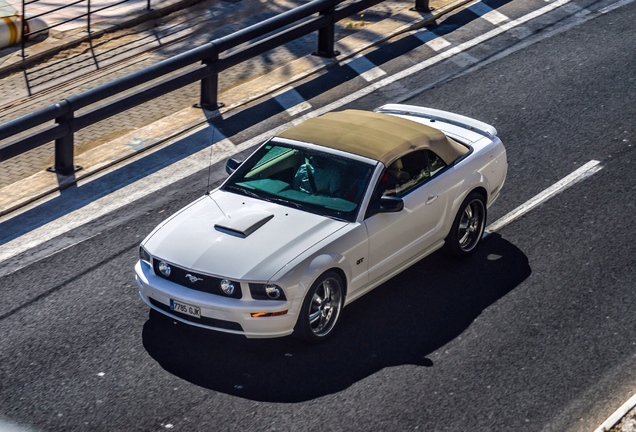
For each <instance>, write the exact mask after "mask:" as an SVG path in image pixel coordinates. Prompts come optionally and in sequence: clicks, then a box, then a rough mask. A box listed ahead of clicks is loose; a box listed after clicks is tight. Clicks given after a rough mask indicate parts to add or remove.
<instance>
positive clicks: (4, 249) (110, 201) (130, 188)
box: [0, 0, 571, 263]
mask: <svg viewBox="0 0 636 432" xmlns="http://www.w3.org/2000/svg"><path fill="white" fill-rule="evenodd" d="M570 1H571V0H556V1H554V2H552V3H550V4H548V5H546V6H544V7H542V8H540V9H537V10H536V11H533V12H531V13H529V14H528V15H525V16H523V17H521V18H519V19H516V20H513V21H508V22H506V23H505V24H503V25H502V26H501V27H498V28H496V29H493V30H491V31H489V32H487V33H484V34H482V35H480V36H478V37H476V38H475V39H472V40H470V41H467V42H464V43H462V44H460V45H457V46H455V47H453V48H451V49H448V50H446V51H444V52H442V53H439V54H437V55H436V56H434V57H432V58H429V59H427V60H424V61H422V62H420V63H418V64H416V65H414V66H411V67H410V68H407V69H405V70H403V71H401V72H399V73H397V74H395V75H392V76H389V77H386V78H384V79H382V80H380V81H376V82H375V83H373V84H370V85H369V86H367V87H365V88H363V89H360V90H358V91H356V92H354V93H351V94H350V95H348V96H346V97H344V98H342V99H339V100H336V101H334V102H332V103H330V104H328V105H325V106H324V107H322V108H319V109H316V110H314V111H312V112H310V113H307V114H305V115H303V116H300V117H298V118H296V119H294V120H292V121H290V122H288V123H287V124H282V125H280V126H278V127H276V128H273V129H271V130H270V131H268V132H266V133H263V134H261V135H259V136H256V137H254V138H252V139H250V140H248V141H245V142H243V143H241V144H238V145H234V144H233V143H232V142H231V141H230V140H228V139H226V138H224V139H220V140H218V142H216V143H215V144H214V145H213V150H214V152H213V155H212V158H211V157H210V149H209V147H208V148H206V149H204V150H201V151H199V152H197V153H195V154H192V155H190V156H188V157H187V158H184V159H182V160H180V161H178V162H176V163H174V164H172V165H170V166H168V167H166V168H163V169H161V170H159V171H157V172H155V173H153V174H150V175H148V176H147V177H145V178H143V179H141V180H138V181H136V182H134V183H131V184H129V185H127V186H125V187H123V188H121V189H118V190H117V191H115V192H113V193H111V194H109V195H107V196H105V197H102V198H100V199H97V200H95V201H93V202H91V203H90V204H87V205H86V206H84V207H82V208H79V209H77V210H75V211H73V212H71V213H69V214H66V215H64V216H62V217H60V218H58V219H57V220H55V221H52V222H49V223H48V224H45V225H43V226H41V227H38V228H36V229H34V230H32V231H30V232H28V233H26V234H24V235H22V236H20V237H18V238H16V239H14V240H12V241H9V242H7V243H5V244H3V245H0V263H1V262H2V261H4V260H7V259H9V258H11V257H13V256H16V255H18V254H20V253H22V252H25V251H28V250H29V249H32V248H34V247H37V246H39V245H41V244H43V243H45V242H47V241H49V240H51V239H54V238H56V237H58V236H60V235H63V234H65V233H67V232H70V231H72V230H74V229H76V228H79V227H81V226H83V225H85V224H87V223H88V222H90V221H93V220H95V219H97V218H99V217H101V216H104V215H106V214H109V213H111V212H113V211H115V210H117V209H119V208H122V207H124V206H126V205H129V204H131V203H133V202H135V201H137V200H138V199H141V198H143V197H145V196H147V195H149V194H151V193H154V192H156V191H158V190H160V189H162V188H164V187H167V186H169V185H170V184H172V183H174V182H176V181H178V180H180V179H183V178H185V177H187V176H190V175H192V174H195V173H197V172H199V171H201V170H204V169H206V168H207V167H208V166H209V163H215V162H219V161H221V160H223V159H226V158H227V157H229V156H232V155H234V154H236V153H238V152H241V151H244V150H247V149H249V148H251V147H253V146H255V145H257V144H259V143H261V142H263V141H264V140H265V139H267V138H269V137H270V136H273V135H276V134H278V133H280V132H282V131H284V130H286V129H288V128H289V127H291V126H294V125H296V124H299V123H302V122H303V121H305V120H307V119H310V118H314V117H317V116H319V115H322V114H324V113H327V112H330V111H334V110H336V109H338V108H340V107H342V106H344V105H347V104H350V103H352V102H354V101H356V100H358V99H361V98H363V97H365V96H367V95H369V94H371V93H374V92H376V91H378V90H379V89H381V88H383V87H386V86H389V85H391V84H393V83H395V82H397V81H400V80H402V79H404V78H407V77H409V76H411V75H413V74H416V73H419V72H421V71H423V70H425V69H428V68H430V67H431V66H433V65H436V64H438V63H440V62H442V61H444V60H447V59H449V58H451V57H453V56H455V55H457V54H459V53H462V52H464V51H466V50H468V49H470V48H473V47H475V46H477V45H479V44H481V43H483V42H485V41H487V40H489V39H492V38H494V37H496V36H498V35H500V34H502V33H505V32H507V31H510V30H511V29H513V28H515V27H518V26H520V25H522V24H524V23H526V22H528V21H531V20H533V19H535V18H537V17H540V16H542V15H544V14H547V13H549V12H551V11H553V10H555V9H557V8H559V7H561V6H563V5H566V4H568V3H569V2H570ZM418 92H421V90H415V91H414V92H412V94H417V93H418ZM210 127H211V126H210V125H205V126H201V127H200V128H198V129H195V130H193V131H191V132H190V134H189V135H188V136H185V137H184V136H182V137H179V138H178V140H184V139H193V140H194V139H206V140H209V137H204V138H202V137H201V134H198V132H201V131H202V130H204V129H206V128H210ZM218 135H220V134H217V136H218ZM208 144H209V143H208ZM143 156H145V155H143ZM143 156H139V157H137V158H132V159H131V162H133V161H136V160H138V159H140V158H141V157H143ZM97 178H99V176H97V177H94V178H91V179H88V180H86V181H85V182H80V183H79V184H78V187H81V186H82V184H85V183H88V182H91V181H94V180H95V179H97ZM10 217H13V215H11V216H10Z"/></svg>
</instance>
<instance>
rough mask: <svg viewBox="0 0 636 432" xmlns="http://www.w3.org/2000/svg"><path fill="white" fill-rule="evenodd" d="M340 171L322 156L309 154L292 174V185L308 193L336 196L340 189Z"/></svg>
mask: <svg viewBox="0 0 636 432" xmlns="http://www.w3.org/2000/svg"><path fill="white" fill-rule="evenodd" d="M340 181H341V179H340V172H339V171H338V169H337V168H336V166H335V164H334V163H333V162H331V161H330V160H329V159H328V158H326V157H324V156H311V157H310V158H309V159H308V160H307V162H306V163H304V164H302V165H301V166H300V167H299V168H298V171H296V175H295V176H294V182H293V187H294V189H296V190H299V191H302V192H306V193H309V194H313V193H318V194H323V195H331V196H337V195H338V193H339V191H340Z"/></svg>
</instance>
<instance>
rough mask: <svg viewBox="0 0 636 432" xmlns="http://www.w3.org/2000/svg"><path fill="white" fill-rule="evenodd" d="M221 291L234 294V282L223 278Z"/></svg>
mask: <svg viewBox="0 0 636 432" xmlns="http://www.w3.org/2000/svg"><path fill="white" fill-rule="evenodd" d="M221 291H223V292H224V293H225V294H227V295H229V296H231V295H232V294H234V284H233V283H232V281H229V280H227V279H223V280H222V281H221Z"/></svg>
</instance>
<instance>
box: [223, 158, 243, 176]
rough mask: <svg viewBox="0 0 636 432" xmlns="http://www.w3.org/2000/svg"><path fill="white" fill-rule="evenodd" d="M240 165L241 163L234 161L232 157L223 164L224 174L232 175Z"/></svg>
mask: <svg viewBox="0 0 636 432" xmlns="http://www.w3.org/2000/svg"><path fill="white" fill-rule="evenodd" d="M242 163H243V162H242V161H239V160H238V159H234V158H233V157H231V158H229V159H228V160H227V162H226V163H225V172H227V173H228V174H232V173H233V172H234V171H236V169H237V168H238V167H239V166H241V164H242Z"/></svg>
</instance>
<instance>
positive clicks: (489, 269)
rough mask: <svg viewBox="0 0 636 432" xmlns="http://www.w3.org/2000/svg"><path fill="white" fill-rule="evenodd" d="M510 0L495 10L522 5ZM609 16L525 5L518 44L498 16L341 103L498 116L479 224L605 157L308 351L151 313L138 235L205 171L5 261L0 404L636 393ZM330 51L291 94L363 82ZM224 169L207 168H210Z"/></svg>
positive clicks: (46, 212)
mask: <svg viewBox="0 0 636 432" xmlns="http://www.w3.org/2000/svg"><path fill="white" fill-rule="evenodd" d="M519 3H520V2H514V1H513V2H499V3H498V4H497V5H496V6H497V7H498V10H499V11H501V12H504V13H509V14H514V13H518V14H521V9H523V6H522V5H520V4H519ZM490 4H493V2H490ZM604 4H605V5H606V4H608V3H604ZM587 5H588V8H589V10H596V9H595V6H597V5H600V3H594V2H587ZM604 12H605V13H601V12H598V13H593V14H591V15H588V18H592V17H593V19H589V20H587V21H581V22H579V23H578V24H579V25H572V21H571V19H572V14H573V13H575V11H574V10H572V11H570V13H568V14H566V15H567V16H564V17H562V18H561V17H558V19H557V18H555V19H554V20H553V23H552V25H551V26H549V27H545V25H546V24H545V22H547V18H541V19H542V20H544V21H545V22H543V23H535V22H534V21H533V22H529V23H528V26H524V27H523V28H521V27H518V28H517V32H518V34H521V33H523V29H526V30H528V29H530V28H531V29H532V30H528V31H529V32H530V33H534V36H532V38H533V40H534V42H535V43H533V44H526V43H522V44H521V45H520V44H519V42H518V41H515V40H514V38H513V37H511V35H510V33H503V34H501V35H500V36H499V37H496V38H492V39H490V40H488V41H484V42H483V43H479V44H476V45H475V46H473V47H471V48H470V49H467V50H465V51H463V52H462V53H459V54H458V55H457V56H454V57H453V58H451V59H449V60H448V61H444V62H440V63H437V64H435V65H433V66H431V68H429V69H426V70H425V71H423V72H422V73H419V74H413V75H410V76H407V77H405V78H404V79H402V80H400V81H398V82H395V83H391V84H390V85H385V86H382V87H381V88H380V89H379V90H377V91H374V92H371V93H370V94H369V95H367V96H365V97H362V98H358V99H356V100H352V101H351V102H350V103H349V104H348V105H347V106H355V107H356V108H362V109H370V108H373V107H375V106H377V105H380V104H382V103H386V102H394V101H403V102H406V103H412V104H416V105H428V106H434V107H436V108H441V109H446V110H450V111H457V112H461V113H463V114H466V115H472V116H474V117H476V118H479V119H481V120H484V121H486V122H489V123H492V124H494V125H495V126H496V127H497V129H498V131H499V135H500V137H501V138H502V140H503V141H504V143H505V144H506V146H507V149H508V157H509V163H510V167H509V175H508V180H507V183H506V186H505V188H504V191H503V193H502V196H501V198H500V199H499V201H497V203H496V204H495V206H494V207H493V208H492V209H491V211H490V216H489V219H490V221H491V222H492V221H495V220H496V219H498V218H499V217H501V216H503V215H505V214H506V213H508V212H509V211H511V210H513V209H515V208H517V207H518V206H520V205H522V204H523V203H524V202H526V201H527V200H528V199H530V198H531V197H533V196H535V195H536V194H538V193H540V192H541V191H543V190H545V189H546V188H548V187H550V186H551V185H553V184H554V183H556V182H558V181H559V180H560V179H562V178H564V177H565V176H567V175H568V174H570V173H571V172H572V171H574V170H575V169H577V168H579V167H580V166H582V165H584V164H585V163H587V162H588V161H590V160H597V161H600V163H601V166H602V169H601V170H600V171H599V172H597V173H596V174H594V175H593V176H591V177H589V178H587V179H585V180H583V181H581V182H580V183H577V184H575V185H573V186H572V187H570V188H568V189H566V190H564V191H563V192H562V193H560V194H559V195H557V196H555V197H553V198H552V199H550V200H549V201H547V202H545V203H543V204H542V205H540V206H539V207H537V208H535V209H534V210H532V211H530V212H529V213H528V214H526V215H525V216H523V217H522V218H520V219H518V220H516V221H514V222H512V223H510V224H509V225H507V226H505V227H503V228H502V229H501V230H499V231H498V232H497V233H494V234H492V235H490V236H489V237H488V238H487V240H486V241H485V242H484V243H483V244H482V245H481V247H480V249H479V250H478V251H477V253H475V254H474V255H473V256H472V257H470V258H469V259H467V260H455V259H450V258H448V257H446V256H444V255H443V254H441V253H436V254H434V255H433V256H431V257H429V258H427V259H425V260H424V261H422V262H421V263H419V264H417V265H415V266H413V267H412V268H410V269H409V270H407V271H405V272H403V273H402V274H401V275H399V276H397V277H395V278H394V279H392V280H391V281H389V282H388V283H386V284H384V285H383V286H381V287H379V288H377V289H376V290H374V291H373V292H372V293H370V294H368V295H366V296H365V297H363V298H362V299H360V300H358V301H356V302H355V303H353V304H351V305H350V306H349V307H347V308H346V309H345V311H344V314H343V317H342V321H341V323H340V328H339V330H338V332H337V333H336V334H334V335H333V338H331V339H330V340H328V341H327V342H326V343H324V344H322V345H319V346H308V345H305V344H302V343H299V342H297V341H295V340H293V339H290V338H285V339H275V340H246V339H243V338H237V337H232V336H227V335H222V334H216V333H213V332H208V331H203V330H200V329H195V328H190V327H188V326H185V325H181V324H178V325H177V324H174V323H173V322H172V321H171V320H169V319H166V318H163V317H162V316H159V315H158V314H155V313H149V311H148V308H147V307H145V306H144V304H143V303H142V302H141V300H139V298H138V295H137V291H136V286H135V282H134V279H133V270H132V267H133V265H134V263H135V261H136V257H137V246H138V243H139V242H140V241H141V239H142V238H143V237H144V236H145V235H146V234H147V233H148V232H150V230H151V229H152V228H153V227H154V226H155V225H156V224H157V223H159V222H160V221H162V220H164V219H165V217H166V216H167V215H169V214H171V213H173V212H175V211H176V210H178V209H179V208H180V207H182V206H183V205H185V204H186V203H188V202H189V201H191V200H192V199H194V198H195V197H197V196H199V195H200V194H201V193H203V191H204V189H205V185H206V183H207V181H208V171H207V170H204V171H200V172H197V173H196V174H194V175H191V176H188V177H186V178H184V179H181V180H178V181H175V182H173V184H171V185H170V186H166V187H164V188H162V189H161V190H160V191H159V192H156V193H153V194H151V195H148V196H145V197H143V198H140V199H139V200H137V201H136V202H135V203H134V204H132V205H128V206H125V207H123V208H120V209H119V210H116V211H113V212H109V213H108V214H106V215H105V216H103V217H101V218H98V219H96V220H94V221H92V222H90V223H88V224H86V225H84V226H82V227H81V228H78V229H75V230H73V231H71V232H69V233H67V234H65V235H64V236H63V238H57V239H54V240H51V241H48V242H46V243H44V244H43V245H41V246H38V247H37V248H34V249H30V250H29V251H27V252H25V253H23V254H21V255H20V256H18V257H17V258H15V259H14V260H13V261H12V264H11V265H14V266H19V265H18V264H19V263H22V264H23V265H24V266H25V267H23V268H21V269H18V270H16V271H13V272H11V273H8V274H6V271H5V272H4V273H1V274H3V276H2V277H0V293H2V299H3V301H2V302H1V303H0V335H2V338H1V339H0V415H1V416H2V417H4V418H5V419H7V420H10V421H12V422H15V423H17V424H19V425H22V426H25V427H32V428H33V429H34V430H144V431H145V430H165V429H168V430H241V431H242V430H294V431H296V430H316V431H318V430H320V431H325V430H334V431H335V430H373V431H386V430H435V431H444V430H448V431H467V430H470V431H495V430H506V431H508V430H514V431H591V430H594V429H595V428H596V427H597V426H598V425H599V424H600V423H601V422H602V421H603V420H604V419H605V418H606V417H607V416H608V415H609V414H611V413H612V412H613V411H614V410H615V409H616V408H617V407H618V406H620V404H622V402H624V401H625V400H626V399H627V398H628V397H629V396H631V395H632V394H633V393H634V392H635V391H636V378H635V377H634V374H633V373H632V371H633V370H635V367H636V325H635V324H636V318H635V317H634V313H633V307H634V305H636V293H635V292H634V289H633V288H634V282H633V280H634V279H635V276H636V275H635V274H634V273H635V269H636V265H635V264H636V262H635V261H636V258H634V257H635V256H636V246H635V244H636V242H635V240H636V234H634V232H633V229H632V228H631V222H632V219H633V214H634V211H635V210H636V209H635V206H636V203H635V201H634V196H635V192H636V168H635V166H634V153H633V151H634V135H635V133H634V132H635V130H634V128H635V126H634V125H635V124H636V121H635V120H636V85H635V84H636V83H635V75H634V73H633V71H634V70H636V52H635V51H634V46H635V42H636V33H635V26H634V22H635V20H636V4H635V3H634V2H625V5H623V6H622V7H620V8H619V9H616V10H606V11H604ZM568 17H569V18H568ZM462 20H463V21H462ZM574 22H575V23H576V20H574ZM535 24H536V26H537V28H536V29H535V28H534V27H531V26H532V25H535ZM539 24H541V26H543V27H542V28H539V27H540V26H539ZM486 25H487V23H484V22H483V20H466V17H465V16H464V17H462V16H459V17H455V18H449V19H447V20H446V21H445V22H444V23H441V25H440V27H439V28H438V29H434V30H435V31H436V32H437V33H439V34H441V35H443V36H444V38H445V39H446V40H449V41H453V40H455V39H457V40H470V39H471V38H474V37H476V36H477V35H479V34H484V31H486V30H487V28H485V26H486ZM489 28H490V27H488V29H489ZM558 29H561V30H563V32H560V33H559V32H556V30H558ZM553 31H554V33H552V32H553ZM526 40H527V39H526ZM526 45H527V46H526ZM431 55H432V54H431V50H430V47H426V46H415V45H414V43H413V39H412V35H406V36H405V37H403V38H402V39H400V40H396V41H393V42H392V43H391V44H386V45H384V46H383V47H381V48H380V49H378V50H374V51H373V52H370V53H369V54H368V56H367V58H370V59H373V61H374V63H375V64H376V65H378V64H381V65H382V70H383V71H384V72H385V73H386V76H387V77H391V76H394V75H395V74H397V73H400V72H401V71H405V70H407V69H408V68H409V67H412V66H413V65H417V64H420V63H421V62H422V61H423V60H422V59H423V58H427V57H430V56H431ZM471 65H473V66H472V69H471ZM346 67H347V66H343V67H342V68H338V69H333V70H330V71H328V72H327V73H325V74H323V75H322V76H320V77H317V78H315V79H313V80H310V81H308V82H306V83H302V84H301V85H299V86H296V89H297V90H298V91H299V92H300V93H301V94H305V95H313V96H312V97H311V99H310V102H311V104H312V105H313V106H314V107H316V106H326V104H327V103H330V101H334V100H336V99H338V98H343V97H348V96H350V95H352V94H354V93H355V92H356V91H357V90H359V89H360V88H363V87H364V86H365V85H367V84H365V82H364V80H363V78H361V77H360V76H359V75H353V74H350V71H351V67H349V69H346ZM462 71H463V73H462ZM433 83H435V84H434V86H433V87H431V86H430V85H432V84H433ZM429 84H430V85H429ZM404 98H407V99H404ZM308 100H309V99H308ZM288 118H289V114H287V113H285V112H282V113H281V112H280V109H278V111H276V110H275V109H274V107H273V105H272V101H270V100H267V101H262V102H260V103H257V104H255V105H254V106H252V107H249V108H247V109H245V110H244V111H243V112H241V113H238V114H236V115H235V116H233V117H231V118H228V119H225V120H224V122H222V124H219V125H217V126H218V129H219V130H222V132H223V134H224V135H225V136H227V137H232V140H233V141H234V142H241V141H242V140H244V139H247V138H249V137H251V136H254V135H257V134H258V133H260V132H262V131H265V130H266V129H268V128H272V127H274V126H276V125H279V124H281V123H283V122H284V121H286V120H287V119H288ZM210 129H212V128H210ZM205 133H209V131H202V132H201V134H205ZM188 146H190V147H192V146H194V147H196V142H195V140H194V139H189V140H188V139H184V140H183V142H182V143H180V144H177V145H175V146H173V147H171V148H167V149H164V150H159V151H158V152H156V153H154V154H153V155H151V156H148V158H146V159H144V160H142V161H140V162H136V163H133V164H131V165H130V166H129V168H126V169H119V170H115V171H113V172H112V173H110V174H107V175H105V176H104V177H102V178H101V179H100V180H95V181H94V182H92V183H91V184H88V185H86V186H80V187H79V188H78V189H77V190H70V191H66V192H65V193H64V194H62V196H61V197H58V198H56V199H55V200H53V201H52V202H51V203H49V204H45V205H42V206H40V207H37V208H35V209H33V210H30V211H29V212H26V213H25V214H23V215H22V216H20V217H19V218H18V219H16V221H14V222H11V221H9V222H6V223H4V224H3V229H14V230H16V233H17V234H16V236H17V235H18V234H19V233H20V232H21V231H27V230H28V229H30V227H32V226H36V225H38V224H39V225H43V223H44V222H38V221H48V220H52V219H54V218H53V217H52V216H51V215H54V214H56V212H58V213H59V212H63V210H60V208H61V207H62V205H63V203H64V199H65V198H66V197H69V199H71V198H73V199H77V201H76V202H77V204H75V205H76V207H78V208H79V207H80V204H79V203H80V202H86V201H87V200H88V198H83V199H84V201H82V200H81V199H80V198H75V197H76V196H79V195H81V192H82V191H81V189H82V188H84V191H86V190H91V188H92V190H93V191H94V192H96V191H100V193H101V195H103V196H108V194H109V193H110V192H111V190H114V189H116V188H117V187H116V186H114V185H116V184H117V181H121V180H122V179H124V178H126V177H127V176H131V177H133V176H134V175H135V174H132V173H133V172H137V174H136V175H140V176H141V175H143V172H144V169H159V168H149V167H153V166H154V167H160V166H163V165H165V164H166V163H167V162H166V161H172V160H174V159H177V158H178V157H179V154H180V153H181V157H182V153H183V152H186V153H187V154H189V153H192V152H194V150H195V149H192V148H190V147H188ZM224 177H225V175H224V173H223V169H222V166H220V165H219V164H217V165H215V166H214V167H213V169H212V170H211V184H213V185H214V184H218V182H219V181H221V180H222V179H223V178H224ZM18 222H19V223H18ZM51 223H52V224H53V223H54V222H51ZM20 224H21V225H20ZM20 226H21V227H22V228H20ZM60 245H68V247H67V248H66V249H63V250H60ZM10 261H11V260H10ZM4 268H5V269H6V266H5V267H4Z"/></svg>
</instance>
